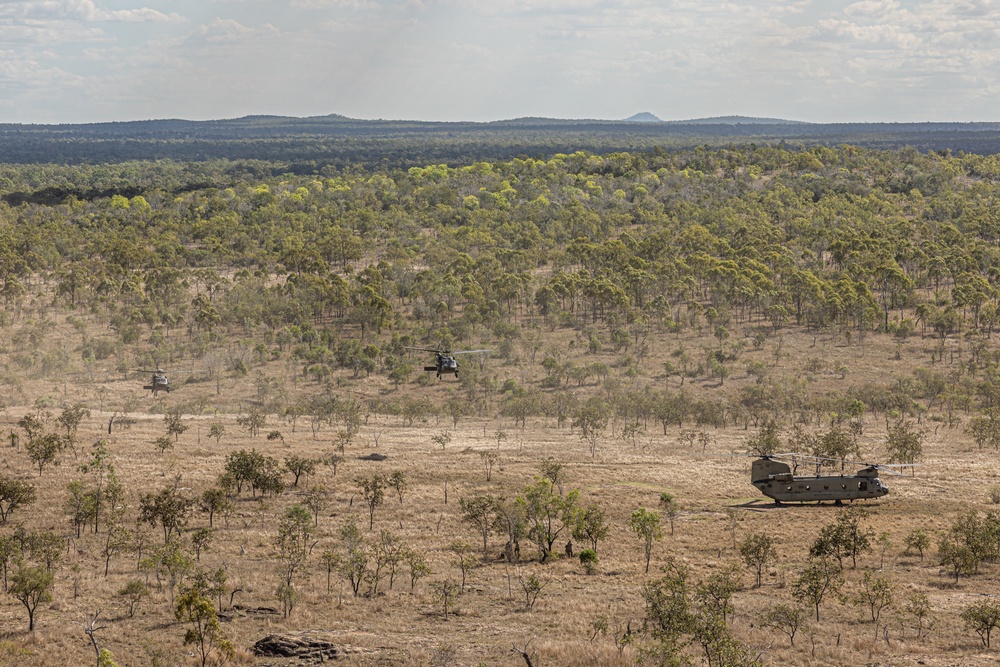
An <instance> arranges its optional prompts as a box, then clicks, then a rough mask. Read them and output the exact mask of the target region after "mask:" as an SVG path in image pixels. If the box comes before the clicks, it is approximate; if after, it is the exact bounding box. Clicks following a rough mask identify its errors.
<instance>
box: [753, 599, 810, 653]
mask: <svg viewBox="0 0 1000 667" xmlns="http://www.w3.org/2000/svg"><path fill="white" fill-rule="evenodd" d="M803 625H805V614H803V613H802V609H801V608H800V607H793V606H792V605H788V604H778V605H775V606H774V607H771V608H770V609H768V610H767V611H765V612H764V614H763V615H762V616H761V618H760V626H761V627H762V628H774V629H775V630H779V631H781V632H783V633H785V634H786V635H788V644H789V645H790V646H795V635H796V633H798V631H799V628H801V627H802V626H803Z"/></svg>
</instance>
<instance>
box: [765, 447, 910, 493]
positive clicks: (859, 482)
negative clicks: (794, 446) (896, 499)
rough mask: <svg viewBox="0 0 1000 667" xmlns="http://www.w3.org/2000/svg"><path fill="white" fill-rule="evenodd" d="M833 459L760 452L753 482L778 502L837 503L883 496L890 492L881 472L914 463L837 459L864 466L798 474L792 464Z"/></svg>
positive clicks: (889, 472) (894, 472)
mask: <svg viewBox="0 0 1000 667" xmlns="http://www.w3.org/2000/svg"><path fill="white" fill-rule="evenodd" d="M831 462H832V460H831V459H824V458H820V457H813V456H805V455H801V454H770V455H766V456H761V457H760V458H758V459H757V460H755V461H754V462H753V465H752V466H751V468H750V483H751V484H753V485H754V486H756V487H757V488H758V489H759V490H760V492H761V493H763V494H764V495H765V496H767V497H768V498H773V499H774V504H775V505H780V504H781V503H783V502H812V501H815V502H823V501H824V500H832V501H833V502H834V504H835V505H841V504H843V501H845V500H850V501H854V500H863V499H869V498H881V497H882V496H885V495H888V494H889V487H888V486H887V485H886V484H885V483H884V482H883V481H882V480H881V479H879V472H884V473H888V474H892V475H900V474H901V473H899V472H896V471H895V470H893V468H902V467H909V466H910V465H912V464H900V465H890V466H887V465H879V464H871V463H857V462H854V461H840V460H837V461H836V462H837V463H842V464H853V465H861V466H864V467H863V468H861V470H858V471H857V472H856V473H855V474H853V475H819V474H817V475H814V476H797V475H795V474H794V473H793V472H792V467H791V466H789V463H791V464H792V466H798V464H800V463H806V464H815V465H816V466H817V471H818V469H819V467H820V466H822V465H825V464H829V463H831Z"/></svg>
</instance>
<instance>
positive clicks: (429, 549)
mask: <svg viewBox="0 0 1000 667" xmlns="http://www.w3.org/2000/svg"><path fill="white" fill-rule="evenodd" d="M281 171H282V164H276V163H264V162H223V161H217V162H201V163H175V162H131V163H120V164H105V165H99V166H76V167H67V166H51V165H48V166H46V165H30V166H29V165H24V166H9V165H8V166H0V196H2V198H3V201H4V203H3V204H0V300H2V301H3V310H2V311H0V333H2V336H0V366H2V371H3V372H2V373H0V400H2V402H3V412H2V414H0V428H2V430H3V432H4V446H3V449H2V451H3V452H4V459H3V460H4V463H5V466H4V470H3V471H0V574H2V575H3V588H4V590H5V591H6V594H5V595H3V596H2V599H0V619H2V624H0V627H2V630H0V664H12V665H14V664H25V663H27V662H31V663H34V664H38V665H49V664H51V665H63V664H86V663H87V662H89V661H94V662H95V664H98V665H102V664H103V665H110V664H115V663H116V664H120V665H174V664H198V665H207V664H223V663H228V664H246V665H251V664H258V665H268V664H273V665H277V664H300V660H299V659H298V658H289V657H274V656H267V655H261V652H262V650H263V649H262V648H261V646H258V647H257V652H256V653H255V652H254V650H253V647H254V646H255V644H256V643H257V642H258V640H261V639H264V638H265V637H268V636H276V635H280V637H279V638H278V639H279V640H280V641H284V642H285V645H292V644H295V645H296V646H297V647H298V650H301V651H305V652H306V653H308V657H307V658H306V659H310V660H315V661H319V660H320V659H321V657H320V654H322V655H323V656H324V657H325V658H330V659H333V658H336V659H339V660H341V661H342V662H343V663H344V664H359V665H360V664H387V665H392V664H395V665H426V664H438V665H478V664H484V665H524V664H530V665H588V664H589V665H630V664H636V663H637V662H640V661H641V663H642V664H662V665H682V664H687V663H691V664H708V665H713V666H717V667H723V666H739V665H747V666H749V665H757V664H766V665H771V664H792V665H810V664H848V663H851V664H855V663H859V662H864V663H865V664H881V663H885V664H927V665H934V664H938V665H944V664H955V662H956V661H958V662H959V663H961V664H992V662H993V661H994V660H995V649H994V645H995V643H996V642H995V639H996V638H995V637H994V636H993V635H992V632H993V630H994V629H995V628H996V626H997V625H998V624H1000V599H998V598H997V597H995V595H994V592H995V591H996V590H997V575H998V573H1000V570H998V569H997V565H996V562H997V560H998V559H1000V511H998V510H997V509H996V507H997V503H998V502H1000V491H998V489H1000V482H998V481H997V479H998V477H1000V466H998V465H997V463H996V460H995V458H996V451H997V448H998V447H1000V415H998V408H1000V401H998V393H997V384H998V383H997V377H996V375H997V372H998V362H1000V351H998V350H997V346H996V345H995V339H994V338H993V329H994V328H995V327H996V325H997V324H998V320H1000V307H998V304H1000V301H998V296H1000V293H998V291H997V287H996V282H997V280H998V279H1000V271H998V267H1000V251H998V248H997V240H998V238H1000V218H998V217H997V214H996V211H997V205H996V204H997V199H998V194H1000V185H998V184H997V183H996V182H995V181H996V179H1000V161H998V160H997V158H995V157H993V156H978V155H964V154H958V155H951V154H949V153H920V152H918V151H916V150H906V149H904V150H899V151H891V152H888V151H887V152H880V151H872V150H867V149H861V148H856V147H851V146H844V147H839V148H836V149H830V148H815V149H810V150H786V149H783V148H779V147H768V146H741V147H735V146H734V147H730V148H726V149H708V148H702V149H697V150H692V151H684V152H666V151H662V150H661V151H653V152H649V153H638V152H636V153H631V154H629V153H614V154H607V155H595V154H590V153H585V152H579V153H573V154H566V155H556V156H554V157H551V158H546V159H529V158H518V159H512V160H510V161H503V162H498V161H494V162H476V163H473V164H469V165H466V166H460V167H447V166H444V165H429V166H426V167H416V168H412V169H409V170H407V171H402V170H381V171H378V170H374V171H373V170H367V169H362V168H351V169H343V170H338V169H334V168H325V169H322V170H318V171H317V172H316V173H311V174H292V173H287V174H282V173H281ZM275 174H279V175H275ZM409 347H424V348H442V349H451V350H461V349H480V348H485V349H489V350H491V352H490V353H489V354H484V355H466V356H463V357H461V358H460V361H461V364H462V365H461V371H460V373H459V375H458V377H457V378H455V377H451V376H444V377H442V378H441V379H437V378H435V376H434V374H433V373H426V372H424V371H423V370H422V368H423V367H424V365H425V364H427V363H429V362H431V361H432V355H429V354H428V353H426V352H419V351H413V350H410V349H408V348H409ZM158 366H159V367H163V368H164V369H166V370H167V372H168V374H169V375H170V377H171V385H172V388H173V390H172V391H171V392H170V393H160V394H159V395H158V396H155V397H154V396H150V392H145V391H143V390H142V385H143V384H144V383H147V382H148V380H149V373H148V372H145V371H141V370H139V369H153V368H156V367H158ZM789 450H792V451H802V452H809V453H812V454H815V455H822V456H833V457H838V458H847V459H851V460H856V461H869V462H871V461H877V462H882V463H888V462H899V463H921V464H922V466H921V467H918V468H915V471H916V472H915V474H913V475H907V476H905V477H901V478H889V479H886V480H885V481H886V482H887V483H888V484H889V486H890V487H891V489H892V492H891V494H890V495H889V496H888V497H886V498H883V499H881V500H879V501H877V502H871V503H867V504H862V503H855V504H854V505H852V506H850V507H847V508H835V507H833V506H815V505H808V506H791V507H786V506H782V507H774V506H773V505H771V504H770V503H766V502H764V500H765V499H761V498H760V497H759V496H757V492H756V491H755V489H754V488H753V487H752V486H751V485H750V484H749V459H747V458H743V457H741V456H734V455H746V454H751V453H761V452H770V453H773V452H777V451H789ZM859 467H860V466H859ZM837 469H839V466H838V467H837Z"/></svg>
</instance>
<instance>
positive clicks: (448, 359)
mask: <svg viewBox="0 0 1000 667" xmlns="http://www.w3.org/2000/svg"><path fill="white" fill-rule="evenodd" d="M406 349H408V350H420V351H421V352H433V353H434V354H435V355H436V357H437V358H436V359H435V362H434V365H433V366H424V370H425V371H428V372H431V373H437V376H438V379H440V378H441V375H442V374H445V375H447V374H448V373H453V374H454V375H455V377H456V378H457V377H458V360H457V359H455V355H458V354H486V353H487V352H491V351H492V350H460V351H458V352H451V351H450V350H436V349H432V348H429V347H407V348H406Z"/></svg>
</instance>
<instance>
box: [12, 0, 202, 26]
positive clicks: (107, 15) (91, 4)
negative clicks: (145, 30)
mask: <svg viewBox="0 0 1000 667" xmlns="http://www.w3.org/2000/svg"><path fill="white" fill-rule="evenodd" d="M0 16H6V17H9V18H12V19H15V20H18V19H19V20H23V21H28V20H44V19H67V20H77V21H112V22H125V23H138V22H146V21H155V22H176V21H183V20H184V18H183V17H182V16H181V15H180V14H177V13H175V12H171V13H169V14H168V13H164V12H161V11H159V10H156V9H151V8H149V7H138V8H135V9H115V10H108V9H102V8H101V7H99V6H98V5H97V3H96V2H95V1H94V0H61V1H58V0H14V1H12V2H11V1H8V2H2V3H0Z"/></svg>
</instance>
